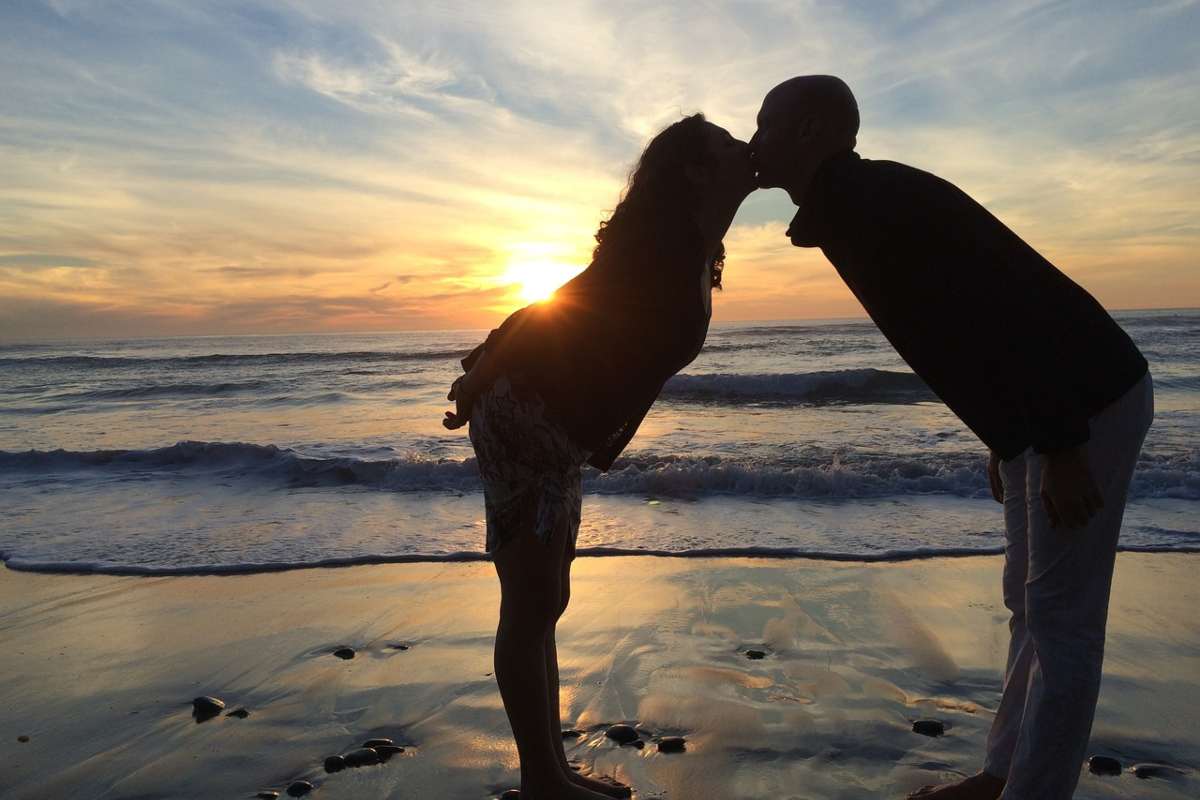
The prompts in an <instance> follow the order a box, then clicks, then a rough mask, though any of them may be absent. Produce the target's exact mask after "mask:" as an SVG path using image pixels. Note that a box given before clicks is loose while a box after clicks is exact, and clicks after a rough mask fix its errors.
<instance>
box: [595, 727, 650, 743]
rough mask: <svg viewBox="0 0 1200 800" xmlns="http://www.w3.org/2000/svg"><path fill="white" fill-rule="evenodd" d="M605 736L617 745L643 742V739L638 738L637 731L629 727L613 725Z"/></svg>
mask: <svg viewBox="0 0 1200 800" xmlns="http://www.w3.org/2000/svg"><path fill="white" fill-rule="evenodd" d="M604 735H605V736H607V737H608V738H610V739H612V740H613V741H614V742H616V743H617V744H632V743H633V742H640V741H641V739H639V738H638V733H637V731H635V730H634V729H633V728H631V727H629V726H628V725H613V726H612V727H610V728H609V729H608V730H607V731H605V732H604Z"/></svg>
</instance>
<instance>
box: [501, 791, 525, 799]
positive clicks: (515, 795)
mask: <svg viewBox="0 0 1200 800" xmlns="http://www.w3.org/2000/svg"><path fill="white" fill-rule="evenodd" d="M500 800H521V790H520V789H509V790H508V791H506V792H505V793H504V794H502V795H500Z"/></svg>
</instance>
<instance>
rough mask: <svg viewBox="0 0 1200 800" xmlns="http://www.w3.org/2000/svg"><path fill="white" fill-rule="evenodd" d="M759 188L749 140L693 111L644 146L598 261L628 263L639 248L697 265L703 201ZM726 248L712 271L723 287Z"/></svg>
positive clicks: (607, 226) (603, 230)
mask: <svg viewBox="0 0 1200 800" xmlns="http://www.w3.org/2000/svg"><path fill="white" fill-rule="evenodd" d="M754 188H755V184H754V171H753V167H752V164H751V161H750V150H749V145H747V144H746V142H742V141H739V140H737V139H735V138H733V137H732V136H730V135H729V132H728V131H726V130H724V129H723V128H720V127H718V126H716V125H714V124H712V123H711V122H709V121H708V120H706V119H705V118H704V115H703V114H693V115H691V116H690V117H684V118H683V119H681V120H679V121H678V122H675V123H672V124H671V125H669V126H667V128H665V129H664V130H663V131H662V132H661V133H659V134H658V135H657V136H655V137H654V138H653V139H651V140H650V144H648V145H647V146H646V149H645V150H644V151H642V155H641V158H639V159H638V162H637V164H636V165H635V166H634V168H633V171H632V172H631V173H630V176H629V184H628V186H627V187H626V189H625V193H624V195H623V196H622V198H621V202H620V203H618V204H617V207H616V209H614V210H613V213H612V216H611V217H609V219H608V220H607V221H605V222H602V223H601V224H600V230H599V231H597V233H596V241H597V242H598V244H597V245H596V249H595V252H594V259H595V260H596V261H603V260H605V259H607V258H609V257H613V258H614V259H615V260H616V261H617V262H625V263H629V262H630V261H631V259H630V256H632V255H633V254H635V253H636V252H638V251H642V252H646V251H658V252H662V251H664V250H665V251H666V252H668V253H670V254H671V255H672V257H674V256H675V255H676V254H677V255H678V257H679V258H681V259H686V260H687V261H688V262H689V263H692V264H694V263H695V260H694V258H695V257H696V255H697V253H698V252H699V249H700V246H701V241H700V234H699V229H698V227H697V225H696V211H697V209H698V208H699V207H700V206H701V205H702V204H704V203H714V202H716V203H719V202H721V201H723V200H730V201H731V202H740V201H741V200H742V199H743V198H744V197H745V196H746V195H748V194H749V193H750V192H751V191H753V190H754ZM723 260H724V249H723V248H722V249H721V251H720V252H719V253H718V256H717V262H716V265H715V266H714V268H713V285H714V286H718V287H719V286H720V285H721V266H722V263H723Z"/></svg>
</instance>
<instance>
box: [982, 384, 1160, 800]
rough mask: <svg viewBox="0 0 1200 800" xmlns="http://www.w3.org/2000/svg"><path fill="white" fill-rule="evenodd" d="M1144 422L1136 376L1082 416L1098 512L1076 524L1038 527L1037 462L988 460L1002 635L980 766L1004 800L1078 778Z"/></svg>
mask: <svg viewBox="0 0 1200 800" xmlns="http://www.w3.org/2000/svg"><path fill="white" fill-rule="evenodd" d="M1153 418H1154V386H1153V382H1152V380H1151V378H1150V376H1149V374H1147V375H1146V377H1144V378H1142V380H1141V381H1139V382H1138V383H1137V384H1136V385H1134V387H1133V388H1132V389H1130V390H1129V391H1128V392H1126V393H1125V394H1124V395H1122V396H1121V397H1120V398H1119V399H1118V400H1116V401H1115V402H1113V403H1112V404H1111V405H1109V406H1108V407H1107V408H1105V409H1104V410H1103V411H1101V412H1100V413H1099V414H1097V415H1096V416H1094V417H1093V418H1092V419H1091V420H1090V427H1091V438H1090V440H1089V441H1088V443H1087V445H1086V452H1087V459H1088V464H1089V466H1090V467H1091V471H1092V476H1093V477H1094V478H1095V480H1096V483H1097V485H1098V486H1099V488H1100V493H1101V497H1102V498H1103V499H1104V507H1103V508H1102V509H1100V511H1099V512H1098V513H1097V514H1096V516H1094V517H1093V518H1092V519H1091V521H1090V522H1088V524H1087V525H1086V526H1084V527H1083V528H1051V527H1050V521H1049V519H1048V517H1047V516H1046V510H1045V508H1044V506H1043V504H1042V498H1041V495H1040V492H1041V484H1042V464H1043V463H1044V457H1043V456H1040V455H1038V454H1036V453H1034V452H1033V451H1032V450H1029V451H1026V452H1025V453H1023V454H1022V455H1020V456H1017V457H1016V458H1013V459H1011V460H1009V461H1005V462H1002V463H1001V465H1000V475H1001V480H1002V482H1003V484H1004V523H1005V529H1006V535H1007V544H1006V547H1005V559H1004V604H1005V605H1006V606H1008V609H1009V610H1010V611H1011V612H1012V618H1011V620H1010V621H1009V630H1010V632H1011V640H1010V642H1009V647H1008V667H1007V669H1006V670H1005V674H1004V696H1003V698H1002V699H1001V701H1000V708H999V710H998V711H997V713H996V719H995V721H994V722H993V723H992V729H991V732H990V733H989V735H988V743H987V748H988V753H987V760H986V761H985V762H984V771H985V772H987V773H988V774H990V775H995V776H997V777H1001V778H1006V779H1007V781H1008V783H1007V785H1006V786H1005V788H1004V794H1003V795H1002V797H1003V798H1007V799H1008V800H1041V799H1042V798H1046V799H1047V800H1050V798H1053V799H1054V800H1066V799H1067V798H1069V797H1070V796H1071V795H1072V793H1073V792H1074V791H1075V785H1076V784H1077V783H1078V782H1079V774H1080V771H1081V768H1082V765H1083V760H1084V757H1085V755H1086V753H1087V745H1088V736H1089V735H1090V734H1091V730H1092V717H1093V716H1094V714H1095V711H1096V699H1097V697H1098V696H1099V693H1100V672H1101V665H1102V663H1103V660H1104V629H1105V622H1106V621H1107V618H1108V598H1109V590H1110V588H1111V586H1112V574H1113V564H1114V562H1115V560H1116V552H1117V537H1118V536H1119V534H1120V532H1121V518H1122V516H1123V515H1124V513H1125V498H1126V495H1127V494H1128V491H1129V483H1130V480H1131V478H1132V477H1133V469H1134V466H1135V465H1136V464H1137V458H1138V453H1139V452H1140V451H1141V449H1142V442H1143V440H1144V439H1145V437H1146V431H1147V430H1149V428H1150V423H1151V421H1152V420H1153Z"/></svg>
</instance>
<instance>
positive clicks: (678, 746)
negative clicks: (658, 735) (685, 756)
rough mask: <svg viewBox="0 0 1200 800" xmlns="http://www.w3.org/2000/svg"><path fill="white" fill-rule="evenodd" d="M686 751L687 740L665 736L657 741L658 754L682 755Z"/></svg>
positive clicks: (680, 737)
mask: <svg viewBox="0 0 1200 800" xmlns="http://www.w3.org/2000/svg"><path fill="white" fill-rule="evenodd" d="M686 749H687V739H684V738H683V737H682V736H667V737H664V738H662V739H660V740H659V741H658V752H660V753H682V752H683V751H684V750H686Z"/></svg>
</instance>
